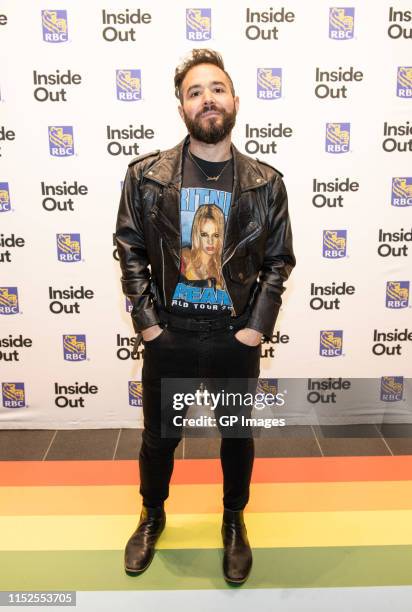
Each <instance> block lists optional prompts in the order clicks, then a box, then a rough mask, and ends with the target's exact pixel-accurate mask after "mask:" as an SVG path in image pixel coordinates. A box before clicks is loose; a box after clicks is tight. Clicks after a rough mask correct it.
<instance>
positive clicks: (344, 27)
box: [329, 7, 355, 40]
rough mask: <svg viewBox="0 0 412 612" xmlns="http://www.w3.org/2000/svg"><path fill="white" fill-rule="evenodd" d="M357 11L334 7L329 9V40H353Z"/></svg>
mask: <svg viewBox="0 0 412 612" xmlns="http://www.w3.org/2000/svg"><path fill="white" fill-rule="evenodd" d="M354 25H355V9H354V8H348V7H346V8H342V7H333V8H330V9H329V38H332V39H333V40H349V39H351V38H353V29H354Z"/></svg>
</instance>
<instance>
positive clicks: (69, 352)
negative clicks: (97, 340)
mask: <svg viewBox="0 0 412 612" xmlns="http://www.w3.org/2000/svg"><path fill="white" fill-rule="evenodd" d="M63 356H64V359H65V361H85V359H86V336H85V335H84V334H65V335H63Z"/></svg>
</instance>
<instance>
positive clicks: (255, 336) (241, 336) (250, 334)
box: [235, 327, 262, 346]
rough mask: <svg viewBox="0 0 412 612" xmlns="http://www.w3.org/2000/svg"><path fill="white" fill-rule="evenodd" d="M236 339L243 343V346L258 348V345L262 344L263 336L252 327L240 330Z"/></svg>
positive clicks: (236, 334)
mask: <svg viewBox="0 0 412 612" xmlns="http://www.w3.org/2000/svg"><path fill="white" fill-rule="evenodd" d="M235 337H236V338H237V340H239V342H243V344H248V345H249V346H258V344H260V343H261V342H262V334H261V333H260V332H258V331H256V330H255V329H251V328H250V327H244V328H243V329H239V330H238V331H237V332H236V333H235Z"/></svg>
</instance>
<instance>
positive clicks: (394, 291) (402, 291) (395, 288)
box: [386, 281, 409, 308]
mask: <svg viewBox="0 0 412 612" xmlns="http://www.w3.org/2000/svg"><path fill="white" fill-rule="evenodd" d="M408 305H409V281H388V282H387V283H386V308H407V307H408Z"/></svg>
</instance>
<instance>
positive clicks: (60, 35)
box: [41, 10, 68, 43]
mask: <svg viewBox="0 0 412 612" xmlns="http://www.w3.org/2000/svg"><path fill="white" fill-rule="evenodd" d="M41 22H42V27H43V40H44V41H45V42H49V43H62V42H67V37H68V29H67V11H54V10H53V11H42V12H41Z"/></svg>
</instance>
